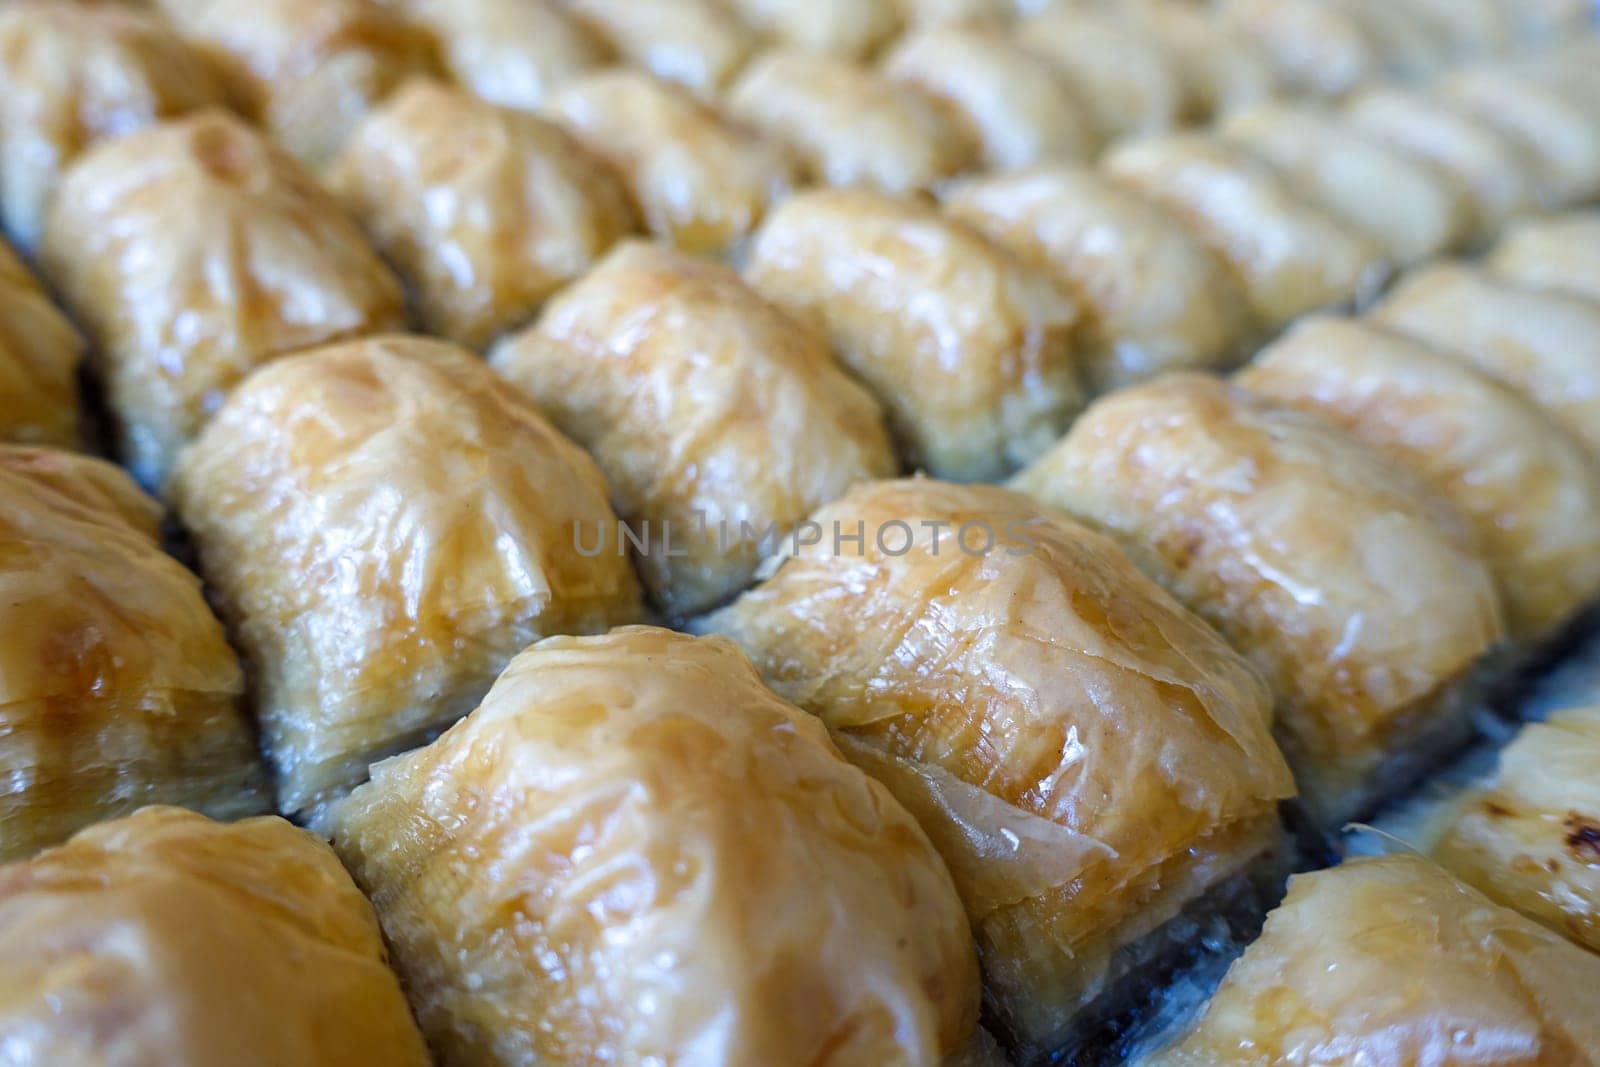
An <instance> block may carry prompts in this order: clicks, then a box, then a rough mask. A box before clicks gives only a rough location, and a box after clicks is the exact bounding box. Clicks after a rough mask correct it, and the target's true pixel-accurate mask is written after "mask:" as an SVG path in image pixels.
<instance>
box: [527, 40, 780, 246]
mask: <svg viewBox="0 0 1600 1067" xmlns="http://www.w3.org/2000/svg"><path fill="white" fill-rule="evenodd" d="M547 110H548V111H549V113H550V114H551V115H552V116H553V117H554V118H556V119H557V120H559V121H560V122H562V123H564V124H565V125H566V126H567V127H568V128H569V129H571V130H572V132H573V133H574V134H576V135H577V136H578V138H579V139H580V140H582V141H583V142H584V143H585V144H587V145H588V146H589V147H590V148H591V149H592V150H593V151H594V152H596V153H598V154H599V155H601V156H602V157H604V158H605V160H606V161H607V162H609V163H610V164H611V165H612V166H613V167H615V168H616V171H617V174H618V175H619V176H620V177H621V179H622V182H623V184H624V186H625V187H626V188H627V191H628V194H629V196H630V197H631V198H632V201H633V204H634V206H635V210H636V211H637V212H638V214H639V217H640V219H641V220H642V221H643V223H644V225H645V227H646V228H647V229H648V230H649V231H650V232H651V233H652V234H654V235H655V236H656V237H659V238H660V239H662V240H663V241H666V242H667V243H669V244H673V245H676V246H677V247H679V248H682V249H684V250H686V251H689V252H699V253H704V254H706V255H711V256H726V255H731V254H734V253H736V252H738V251H739V249H740V248H741V247H742V246H743V244H744V242H745V240H747V239H748V238H749V236H750V232H751V231H752V230H754V229H755V228H756V225H757V224H758V223H760V221H761V219H762V217H763V216H764V215H765V214H766V213H767V210H768V209H769V208H770V207H771V206H772V205H773V204H775V203H777V202H778V201H780V200H782V199H784V198H785V197H787V196H788V195H789V194H790V193H792V192H793V191H794V189H795V186H796V185H798V184H799V168H798V165H797V163H796V160H795V159H794V157H793V156H791V155H790V153H789V152H788V151H787V150H786V149H785V148H784V147H783V146H782V145H781V144H779V143H778V142H777V141H774V140H771V139H770V138H767V137H763V136H761V135H760V134H758V133H756V132H755V131H754V130H751V129H749V128H747V127H745V126H744V125H742V124H740V123H738V122H735V121H733V120H732V119H731V118H729V116H728V115H727V114H725V113H724V112H723V111H721V110H719V109H718V108H716V107H714V106H713V105H711V104H708V103H706V102H705V101H702V100H697V99H695V97H694V95H693V94H691V93H690V92H689V91H688V90H687V89H684V88H683V87H682V86H679V85H673V84H671V83H669V82H666V81H663V80H661V79H660V78H655V77H651V76H650V75H649V74H646V73H644V72H643V71H637V70H627V69H624V68H613V69H609V70H604V71H599V72H596V73H594V74H590V75H586V76H585V77H582V78H579V79H577V80H575V81H573V82H572V83H571V84H569V85H567V86H566V87H565V88H563V89H562V90H561V91H560V92H559V93H557V94H555V96H554V97H552V98H551V100H550V102H549V104H548V107H547Z"/></svg>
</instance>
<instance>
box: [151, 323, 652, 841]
mask: <svg viewBox="0 0 1600 1067" xmlns="http://www.w3.org/2000/svg"><path fill="white" fill-rule="evenodd" d="M172 496H173V499H174V502H175V504H176V507H177V509H178V512H179V514H180V515H181V516H182V518H183V520H184V522H185V523H187V524H188V526H189V528H190V530H191V531H192V532H193V534H194V537H195V541H196V543H197V545H198V547H199V552H200V564H201V570H202V572H203V573H204V574H205V576H206V578H207V580H208V581H209V582H210V583H211V586H212V588H213V589H214V591H215V593H216V597H217V600H218V602H219V604H220V607H221V610H222V612H223V615H224V617H225V618H226V619H227V620H228V622H229V623H230V624H231V626H232V627H233V631H234V634H235V636H236V637H237V639H238V641H239V644H240V647H241V648H242V649H243V650H244V653H245V656H246V658H247V660H248V662H249V663H250V665H251V667H252V669H253V671H254V677H255V688H256V698H257V708H256V714H257V717H258V718H259V720H260V722H261V730H262V739H263V742H264V745H265V748H266V751H267V756H268V758H269V759H270V761H271V762H272V764H273V765H274V766H275V767H276V769H277V771H278V803H279V808H280V810H282V811H284V812H300V811H304V810H306V809H308V808H310V807H312V806H313V805H315V804H316V803H318V802H320V801H323V800H327V799H329V798H330V797H332V796H335V795H337V794H339V793H340V792H341V791H343V790H346V789H349V788H350V787H351V786H353V785H355V784H356V783H358V782H360V781H361V780H362V779H363V778H364V777H365V776H366V769H367V765H368V764H369V763H370V762H372V761H373V760H376V759H381V758H383V757H384V756H387V755H389V754H391V753H394V752H397V751H401V750H403V749H405V748H407V747H410V746H412V745H416V744H420V743H422V742H423V741H425V740H426V739H427V738H428V737H429V736H431V735H432V734H434V733H437V732H438V731H439V730H441V729H443V728H444V727H446V726H448V725H449V724H450V723H452V722H454V721H455V720H456V719H457V718H459V717H460V716H461V715H463V714H465V713H466V712H467V711H468V710H470V709H471V708H472V706H473V705H474V704H475V703H477V701H478V699H479V698H480V697H482V695H483V693H484V691H485V690H486V689H487V688H488V686H489V683H490V682H491V681H492V680H493V679H494V676H495V675H496V674H497V673H498V672H499V671H500V669H501V668H502V667H503V666H505V663H506V661H507V660H508V659H510V658H511V656H513V655H515V654H516V652H517V651H518V650H520V649H521V648H523V647H524V646H525V645H526V644H527V643H528V642H529V641H532V640H535V639H536V638H538V637H541V636H544V635H546V634H551V633H565V632H574V631H576V632H586V631H595V630H604V629H605V628H606V627H608V626H610V625H612V624H615V623H623V622H629V621H632V620H634V619H635V618H637V615H638V612H639V588H638V584H637V581H636V579H635V578H634V575H633V571H632V569H631V567H630V566H629V563H628V560H627V559H626V557H623V556H621V555H619V554H618V553H616V552H615V551H611V552H604V553H598V554H596V555H594V556H593V557H592V558H591V557H586V556H585V555H583V554H581V553H580V552H579V550H578V549H579V546H578V543H577V541H576V539H575V536H574V528H575V524H576V525H581V526H582V527H583V528H585V529H590V530H592V529H594V528H595V527H596V526H599V525H614V524H615V521H616V520H615V517H614V516H613V515H612V512H611V508H610V506H609V504H608V503H607V500H606V496H607V493H606V485H605V480H604V479H603V478H602V477H601V475H600V472H599V471H598V470H597V469H596V468H595V466H594V463H593V461H592V460H590V459H589V457H588V456H587V455H585V454H584V453H583V452H582V451H581V450H579V449H578V447H577V446H575V445H574V444H572V442H570V441H568V440H567V439H566V438H564V437H562V436H561V435H560V434H559V433H558V432H557V431H556V430H555V429H554V428H553V427H551V426H550V425H549V424H548V423H546V422H545V421H544V419H543V418H542V417H541V416H540V415H539V413H538V411H537V410H536V409H535V408H534V406H533V404H532V402H531V401H529V400H528V399H527V398H526V397H524V396H523V395H522V394H521V393H520V392H518V391H517V390H516V389H514V388H512V387H511V386H510V385H509V384H508V383H506V382H504V381H502V380H500V379H499V378H498V377H497V376H496V375H495V374H494V373H493V372H492V371H491V370H489V368H488V367H487V366H485V365H484V364H483V362H482V361H481V360H479V359H478V358H477V357H475V356H473V355H472V354H471V353H468V352H465V351H462V350H461V349H458V348H455V347H454V346H451V345H447V344H445V343H443V342H439V341H431V340H427V339H423V338H415V337H403V336H393V337H381V338H375V339H372V340H368V341H359V342H351V343H348V344H343V345H330V346H327V347H324V348H319V349H313V350H312V351H310V352H306V353H304V354H301V355H296V356H290V357H287V358H285V359H281V360H278V361H276V362H274V363H273V364H271V365H270V366H268V367H266V368H263V369H262V370H261V371H260V372H258V373H257V374H255V375H253V376H252V377H251V378H250V380H249V381H248V382H246V383H245V384H244V385H243V386H241V387H240V388H239V389H238V390H237V391H235V393H234V394H233V396H232V397H230V398H229V400H228V402H227V403H226V404H225V405H224V406H223V409H222V411H221V412H219V413H218V415H217V417H216V418H215V419H214V420H213V421H212V422H211V424H210V426H208V427H207V429H206V431H205V433H204V434H202V435H201V437H200V439H199V440H197V441H196V442H195V444H194V445H192V446H191V447H190V448H189V449H188V450H187V451H186V452H185V453H184V456H183V459H182V461H181V463H180V464H179V467H178V470H177V472H176V474H175V476H174V478H173V484H172Z"/></svg>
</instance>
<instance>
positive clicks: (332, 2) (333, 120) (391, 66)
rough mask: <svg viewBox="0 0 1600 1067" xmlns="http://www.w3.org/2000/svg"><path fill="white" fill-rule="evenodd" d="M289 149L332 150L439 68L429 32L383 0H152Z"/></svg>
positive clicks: (309, 156)
mask: <svg viewBox="0 0 1600 1067" xmlns="http://www.w3.org/2000/svg"><path fill="white" fill-rule="evenodd" d="M152 2H153V3H154V4H155V6H156V7H157V8H158V9H160V10H161V11H162V12H163V13H164V14H165V15H166V16H167V18H169V19H170V20H171V21H172V24H173V25H174V26H175V27H176V28H177V30H178V32H179V33H181V34H183V35H184V36H185V37H186V38H188V39H189V40H190V41H192V42H194V43H195V45H196V46H198V47H199V48H201V49H202V50H203V51H204V52H205V54H206V55H208V56H209V57H211V59H212V60H213V62H215V63H216V65H217V67H218V69H219V70H220V71H221V72H222V75H223V77H224V79H225V81H226V83H227V85H228V88H229V90H230V92H231V93H232V95H233V97H234V98H235V99H236V100H237V101H238V102H239V104H240V106H241V107H242V108H243V109H244V110H245V111H246V113H247V114H249V115H250V116H251V117H252V118H255V119H257V120H258V121H260V122H261V123H262V124H263V125H264V126H266V127H267V129H269V130H271V131H272V133H273V134H274V135H275V136H276V137H277V138H278V140H279V141H280V142H281V143H282V144H283V146H284V147H285V148H287V149H289V151H290V152H292V153H294V154H295V155H296V156H299V157H300V158H301V159H303V160H305V161H306V162H308V163H312V164H317V165H320V164H322V163H324V162H326V161H327V160H329V159H331V158H332V157H333V155H334V154H335V153H336V152H338V150H339V146H340V145H341V144H343V143H344V139H345V137H346V136H347V135H348V134H349V132H350V130H351V129H352V128H353V127H354V126H355V124H356V123H357V122H359V121H360V120H361V116H363V115H365V114H366V113H367V112H368V111H370V110H371V109H372V108H373V107H375V106H377V104H378V103H379V102H381V101H382V100H383V98H384V97H385V96H387V95H388V94H389V93H390V92H392V91H394V89H395V88H397V87H398V86H399V85H400V84H401V83H402V82H404V81H405V80H406V79H407V78H410V77H412V76H415V75H419V74H428V73H431V72H432V70H433V69H434V46H433V41H432V39H431V38H430V37H429V36H428V34H427V32H426V31H425V30H423V29H422V28H421V27H420V26H417V25H414V24H413V23H411V22H409V21H407V20H406V19H405V18H404V17H403V16H402V15H401V14H400V13H399V12H398V11H395V10H394V9H392V8H391V7H389V6H388V5H386V4H385V3H384V2H382V0H152Z"/></svg>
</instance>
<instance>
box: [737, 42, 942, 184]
mask: <svg viewBox="0 0 1600 1067" xmlns="http://www.w3.org/2000/svg"><path fill="white" fill-rule="evenodd" d="M728 101H729V106H730V108H731V109H732V110H733V113H734V114H735V115H736V116H738V117H739V118H741V119H743V120H744V121H746V122H748V123H750V124H751V125H752V126H754V127H756V128H757V129H759V130H761V131H763V132H764V133H766V134H767V135H768V136H769V137H772V138H774V139H775V140H777V141H779V142H780V143H782V144H784V145H786V146H787V147H788V148H789V149H790V151H792V152H793V153H794V154H795V156H796V158H798V159H799V160H800V161H801V162H802V164H803V165H804V167H805V169H806V171H807V176H808V177H809V178H811V179H812V180H814V181H817V182H821V183H822V184H824V185H841V186H864V187H868V188H873V189H879V190H881V191H883V192H886V193H890V194H894V195H903V194H906V193H911V192H916V191H917V190H922V189H930V188H932V187H933V186H934V185H936V184H938V183H939V182H940V181H942V180H944V179H945V178H948V177H950V176H951V175H953V174H955V173H956V172H957V171H959V170H961V169H962V168H963V167H965V166H966V165H967V164H968V162H969V161H970V159H971V157H972V154H973V151H974V146H973V145H971V144H970V143H969V142H968V141H967V139H966V137H965V136H964V131H963V130H962V129H961V128H960V127H959V126H958V125H957V124H956V120H955V119H954V118H953V117H952V116H950V115H949V114H947V113H946V112H945V111H944V110H943V105H941V104H939V103H938V102H937V101H936V100H934V99H932V98H931V97H927V96H925V95H923V94H922V93H921V92H919V91H918V90H916V89H913V88H911V87H910V86H907V85H904V84H901V83H900V82H897V81H894V80H892V79H891V78H889V76H888V75H886V74H883V73H880V72H878V71H875V70H870V69H868V68H866V67H862V66H857V65H856V64H853V63H850V62H847V61H845V60H842V59H834V58H830V57H825V56H808V55H803V54H801V53H797V52H778V53H773V54H770V55H767V56H763V57H761V58H759V59H757V60H756V61H755V62H753V63H752V64H750V67H749V69H747V70H746V71H745V72H744V74H743V76H741V77H740V78H739V80H738V81H737V82H735V83H734V85H733V88H732V89H731V90H730V92H729V97H728Z"/></svg>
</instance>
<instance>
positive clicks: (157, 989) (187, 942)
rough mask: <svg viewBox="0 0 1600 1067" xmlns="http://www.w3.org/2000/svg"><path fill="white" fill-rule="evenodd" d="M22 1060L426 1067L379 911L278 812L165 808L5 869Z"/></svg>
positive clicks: (11, 1025) (11, 1027)
mask: <svg viewBox="0 0 1600 1067" xmlns="http://www.w3.org/2000/svg"><path fill="white" fill-rule="evenodd" d="M0 961H3V963H4V966H3V968H0V969H3V972H4V978H0V1045H3V1046H4V1048H5V1050H6V1057H7V1058H8V1059H10V1060H12V1061H13V1062H16V1063H59V1064H67V1063H74V1064H113V1063H117V1064H135V1063H140V1064H144V1063H148V1064H157V1063H159V1064H164V1065H168V1067H213V1065H216V1064H224V1063H225V1064H230V1065H237V1067H275V1065H280V1064H289V1063H293V1064H303V1065H306V1067H346V1065H361V1067H366V1065H370V1067H424V1065H425V1064H427V1062H428V1055H427V1051H426V1049H425V1048H424V1046H423V1042H422V1035H421V1034H420V1033H419V1032H418V1030H417V1026H416V1023H414V1022H413V1021H412V1019H411V1015H410V1013H409V1012H408V1011H407V1009H406V1001H405V997H404V995H403V994H402V993H401V991H400V983H399V982H398V981H397V980H396V978H395V975H394V972H392V971H390V970H389V968H388V967H387V966H386V965H385V963H384V947H383V940H382V937H381V935H380V934H379V931H378V924H377V921H376V920H375V918H374V916H373V913H372V906H371V905H370V904H368V903H367V901H366V900H365V899H364V898H363V897H362V896H361V893H360V891H359V890H358V889H356V887H355V884H354V883H353V882H352V881H351V880H350V876H349V875H348V874H346V873H345V871H344V869H343V868H342V867H340V865H339V859H338V857H337V856H335V855H334V854H333V851H332V850H331V849H329V848H328V846H327V844H325V843H324V842H323V841H321V840H320V839H319V838H317V837H315V836H314V835H312V834H310V833H307V832H306V831H304V830H300V829H296V828H295V827H293V826H291V825H290V824H289V823H287V822H285V821H283V820H282V819H278V818H271V817H268V818H259V819H248V820H246V821H244V822H239V823H234V824H232V825H224V824H221V823H215V822H212V821H210V820H209V819H206V818H204V817H202V816H199V815H196V814H194V813H192V812H188V811H183V810H181V809H179V808H170V807H148V808H144V809H143V810H141V811H139V812H137V813H136V814H133V815H130V816H128V817H126V818H122V819H117V820H116V821H114V822H107V823H102V824H100V825H99V826H95V827H93V828H91V829H88V830H85V831H83V832H82V833H80V834H79V835H78V836H76V837H74V838H73V839H72V840H71V841H70V842H69V843H67V844H66V845H63V846H62V847H60V848H56V849H51V850H50V851H49V852H46V853H44V854H43V855H40V856H38V857H36V858H34V859H32V860H28V861H27V862H23V863H12V864H10V865H7V866H4V867H0Z"/></svg>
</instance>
